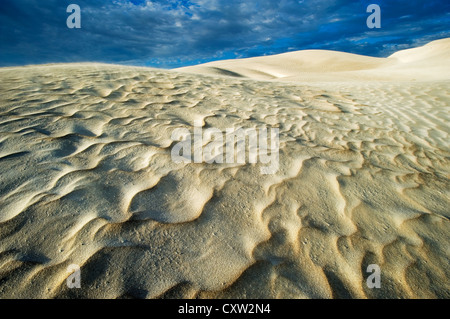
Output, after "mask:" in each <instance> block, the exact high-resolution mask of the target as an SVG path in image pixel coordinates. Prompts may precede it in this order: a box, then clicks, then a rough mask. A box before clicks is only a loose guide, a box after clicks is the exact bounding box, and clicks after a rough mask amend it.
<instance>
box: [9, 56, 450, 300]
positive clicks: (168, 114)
mask: <svg viewBox="0 0 450 319" xmlns="http://www.w3.org/2000/svg"><path fill="white" fill-rule="evenodd" d="M188 71H189V70H188ZM367 72H368V71H367ZM414 72H415V73H414V76H416V75H417V72H419V71H414ZM206 73H208V72H206ZM219 73H220V74H222V75H231V77H230V76H228V77H226V76H208V75H201V74H190V73H181V72H178V71H166V70H156V69H148V68H137V67H127V66H114V65H101V64H63V65H45V66H31V67H19V68H3V69H0V80H1V81H0V169H1V171H0V298H23V297H26V298H55V297H56V298H68V297H70V298H73V297H87V298H121V297H137V298H157V297H164V298H181V297H184V298H194V297H198V298H224V297H225V298H228V297H231V298H261V297H263V298H342V297H344V298H345V297H352V298H386V297H392V298H397V297H402V298H418V297H420V298H436V297H441V298H449V297H450V283H449V279H448V278H450V270H449V267H448V265H449V259H450V251H449V247H450V223H449V218H450V210H449V207H450V162H449V158H450V143H449V134H450V130H449V120H450V112H449V101H450V80H449V79H448V77H449V74H443V75H442V76H441V79H432V80H431V79H429V78H427V79H426V80H427V81H421V79H420V78H419V79H416V81H413V80H412V79H411V80H410V81H403V82H398V81H386V80H383V81H378V80H377V81H351V82H339V81H331V82H330V81H327V80H324V81H322V82H320V81H319V82H318V81H312V82H310V83H306V82H301V83H300V82H295V81H294V82H292V81H284V82H283V81H282V80H277V79H275V80H273V79H272V81H261V80H255V79H249V78H248V77H244V76H242V77H236V74H226V72H225V73H224V72H223V71H221V72H219ZM233 76H234V77H233ZM315 76H319V75H317V74H315ZM358 78H359V76H358ZM297 80H298V78H297ZM196 120H201V121H202V122H203V125H204V127H205V128H206V127H216V128H219V129H221V130H225V129H226V128H231V127H239V126H240V127H243V128H254V127H262V126H268V127H278V128H279V130H280V169H279V170H278V172H277V173H276V174H273V175H262V174H261V173H260V168H261V165H262V164H259V163H258V164H206V163H201V164H196V163H191V164H185V163H174V162H173V161H172V160H171V149H172V147H173V145H174V142H173V141H172V140H171V133H172V132H173V130H174V129H176V128H188V129H189V130H192V128H193V125H194V121H196ZM70 264H78V265H80V266H81V278H82V282H81V285H82V287H81V288H80V289H69V288H67V285H66V278H67V277H68V276H69V275H70V273H69V272H68V271H67V267H68V266H69V265H70ZM369 264H378V265H379V266H380V268H381V285H382V286H381V288H380V289H376V288H375V289H369V288H368V287H367V285H366V278H367V277H368V275H369V274H368V273H367V272H366V269H367V266H368V265H369Z"/></svg>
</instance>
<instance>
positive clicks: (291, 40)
mask: <svg viewBox="0 0 450 319" xmlns="http://www.w3.org/2000/svg"><path fill="white" fill-rule="evenodd" d="M71 3H75V4H78V5H79V6H80V7H81V20H82V22H81V24H82V28H81V29H69V28H67V26H66V19H67V17H68V15H69V14H68V13H66V8H67V6H68V5H69V4H71ZM371 3H376V4H379V5H380V6H381V9H382V28H381V29H377V30H371V29H368V28H367V26H366V19H367V16H368V15H369V14H368V13H366V8H367V5H368V4H371ZM449 22H450V4H449V3H448V1H445V0H443V1H419V0H409V1H404V0H398V1H395V0H389V1H383V0H379V1H375V0H370V1H354V0H353V1H349V0H316V1H312V0H297V1H294V0H281V1H272V0H261V1H234V0H209V1H206V0H192V1H171V0H165V1H164V0H162V1H143V0H117V1H98V0H93V1H87V0H70V1H68V0H46V1H42V0H41V1H39V0H2V1H1V2H0V45H1V47H0V65H2V66H6V65H18V64H30V63H48V62H77V61H99V62H110V63H125V64H138V65H153V66H162V67H175V66H180V65H187V64H193V63H198V62H205V61H208V60H212V59H221V58H233V57H248V56H256V55H264V54H274V53H281V52H286V51H292V50H301V49H308V48H315V49H332V50H340V51H347V52H353V53H359V54H367V55H373V56H387V55H389V54H391V53H392V52H394V51H396V50H398V49H403V48H407V47H410V46H415V45H421V44H424V43H426V42H428V41H431V40H434V39H438V38H443V37H448V36H450V32H449V28H448V27H449Z"/></svg>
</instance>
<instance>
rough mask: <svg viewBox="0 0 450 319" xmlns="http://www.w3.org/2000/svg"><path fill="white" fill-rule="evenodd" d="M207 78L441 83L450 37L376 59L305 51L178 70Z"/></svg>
mask: <svg viewBox="0 0 450 319" xmlns="http://www.w3.org/2000/svg"><path fill="white" fill-rule="evenodd" d="M176 70H177V71H181V72H189V73H194V74H204V75H225V76H235V77H246V78H251V79H256V80H279V81H294V82H311V81H315V82H341V81H353V82H354V81H416V80H420V81H439V80H448V79H449V78H450V38H446V39H441V40H436V41H433V42H430V43H428V44H427V45H425V46H423V47H419V48H413V49H408V50H403V51H399V52H397V53H395V54H393V55H391V56H390V57H388V58H375V57H369V56H363V55H357V54H351V53H345V52H338V51H327V50H302V51H295V52H289V53H282V54H277V55H272V56H263V57H255V58H246V59H236V60H225V61H216V62H210V63H205V64H201V65H197V66H189V67H183V68H179V69H176Z"/></svg>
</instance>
